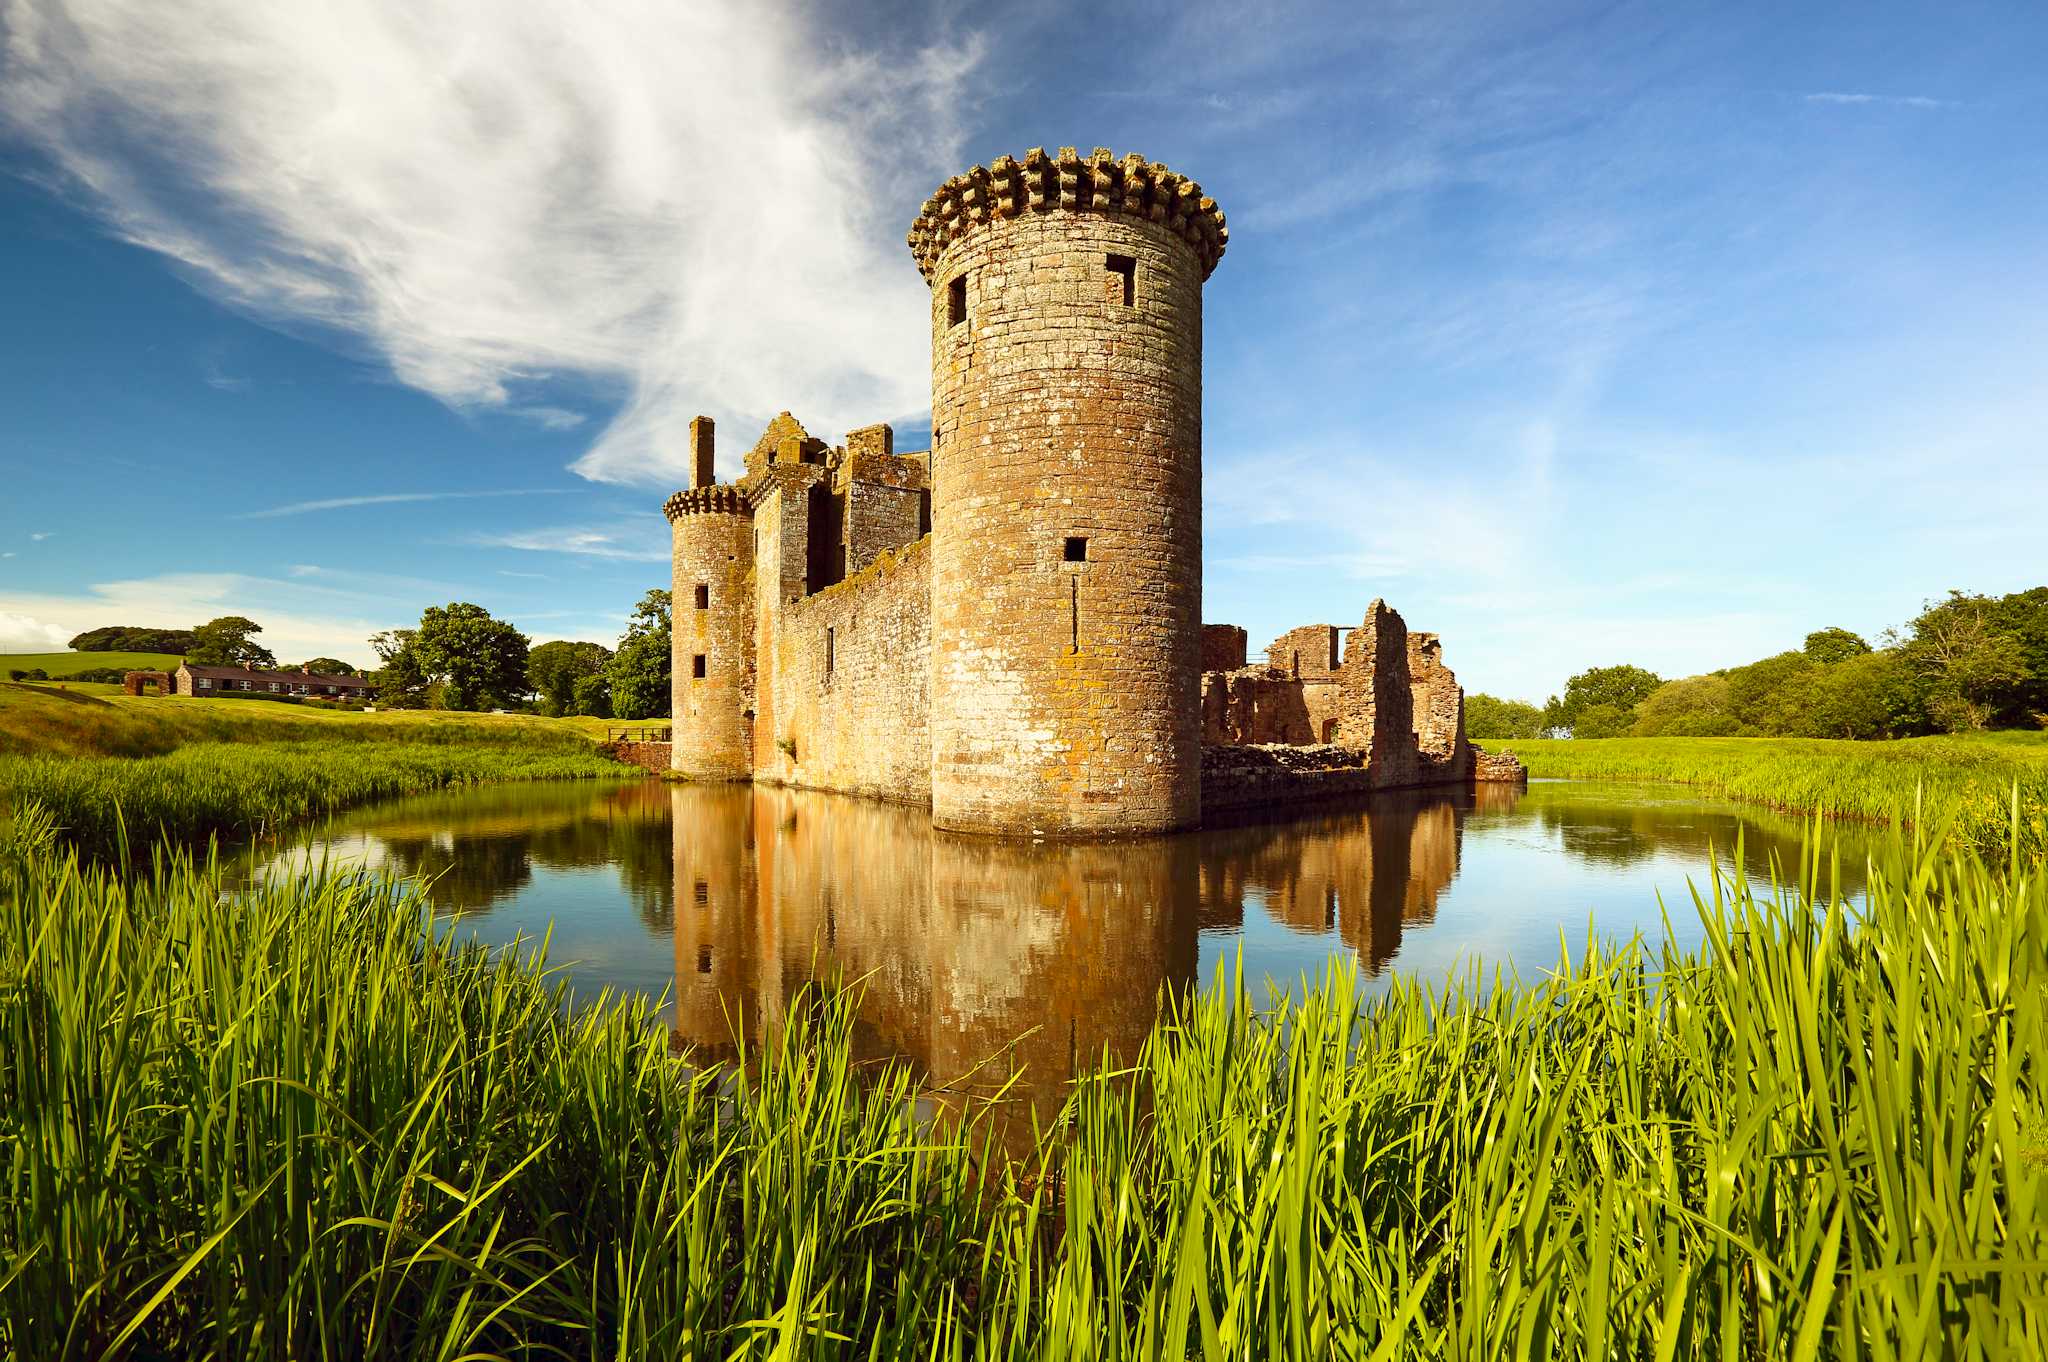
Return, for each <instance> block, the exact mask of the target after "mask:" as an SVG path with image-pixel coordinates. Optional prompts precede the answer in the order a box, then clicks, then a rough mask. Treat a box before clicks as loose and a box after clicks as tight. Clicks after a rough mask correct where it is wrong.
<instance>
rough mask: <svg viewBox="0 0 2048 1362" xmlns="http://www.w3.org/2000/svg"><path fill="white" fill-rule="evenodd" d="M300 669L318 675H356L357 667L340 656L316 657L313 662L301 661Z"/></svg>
mask: <svg viewBox="0 0 2048 1362" xmlns="http://www.w3.org/2000/svg"><path fill="white" fill-rule="evenodd" d="M299 670H300V671H302V672H312V673H314V674H315V675H316V676H354V675H355V674H356V669H355V668H354V667H351V666H349V665H348V663H346V662H343V661H342V660H341V659H340V658H338V657H316V658H314V659H313V660H312V661H311V662H301V663H300V664H299Z"/></svg>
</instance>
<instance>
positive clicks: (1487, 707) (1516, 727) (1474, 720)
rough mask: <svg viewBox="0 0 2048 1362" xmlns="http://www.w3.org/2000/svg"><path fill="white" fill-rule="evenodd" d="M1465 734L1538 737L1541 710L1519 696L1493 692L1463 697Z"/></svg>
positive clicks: (1472, 736)
mask: <svg viewBox="0 0 2048 1362" xmlns="http://www.w3.org/2000/svg"><path fill="white" fill-rule="evenodd" d="M1465 732H1466V734H1467V736H1469V737H1471V738H1474V739H1478V740H1483V739H1487V738H1540V737H1542V736H1543V711H1542V710H1541V709H1539V708H1538V707H1537V706H1535V705H1532V704H1528V703H1526V702H1524V701H1521V700H1503V699H1501V698H1499V697H1498V696H1493V695H1484V694H1481V695H1468V696H1466V697H1465Z"/></svg>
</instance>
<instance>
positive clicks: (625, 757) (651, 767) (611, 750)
mask: <svg viewBox="0 0 2048 1362" xmlns="http://www.w3.org/2000/svg"><path fill="white" fill-rule="evenodd" d="M673 746H674V744H672V743H665V742H601V743H599V744H598V745H597V750H598V751H600V752H602V753H604V754H605V755H606V756H608V757H610V758H611V759H612V760H613V761H622V762H624V763H625V764H626V765H628V766H638V767H639V768H640V769H641V770H643V771H652V772H654V773H655V774H656V775H661V774H663V773H665V772H667V771H668V770H669V769H670V763H671V762H672V761H673V760H674V754H673V752H672V750H671V749H672V748H673Z"/></svg>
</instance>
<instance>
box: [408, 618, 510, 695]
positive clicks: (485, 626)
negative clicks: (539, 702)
mask: <svg viewBox="0 0 2048 1362" xmlns="http://www.w3.org/2000/svg"><path fill="white" fill-rule="evenodd" d="M411 652H412V654H413V657H414V658H415V659H416V660H417V662H418V664H419V667H420V670H422V671H423V672H425V673H426V675H427V677H428V678H429V681H430V684H431V685H432V686H434V687H435V688H436V690H435V698H434V705H435V708H437V709H472V710H473V709H488V708H490V707H491V706H493V705H506V704H511V703H514V702H516V701H517V700H518V699H519V698H520V697H521V696H524V695H525V694H526V657H527V646H526V635H524V634H522V633H520V632H519V631H518V630H517V629H515V628H513V627H512V626H511V625H510V624H508V623H506V622H505V621H503V620H497V619H492V618H491V612H490V611H488V610H486V609H484V608H483V607H482V606H480V605H471V604H469V603H468V602H467V601H451V602H449V603H448V604H447V605H445V606H442V605H430V606H428V607H427V609H426V612H425V613H424V614H422V615H421V616H420V627H419V628H418V629H417V630H415V631H413V637H412V645H411Z"/></svg>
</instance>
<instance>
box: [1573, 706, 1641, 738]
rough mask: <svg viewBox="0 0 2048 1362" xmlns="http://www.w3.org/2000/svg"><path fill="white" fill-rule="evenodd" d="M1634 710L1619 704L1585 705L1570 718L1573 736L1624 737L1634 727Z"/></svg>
mask: <svg viewBox="0 0 2048 1362" xmlns="http://www.w3.org/2000/svg"><path fill="white" fill-rule="evenodd" d="M1635 722H1636V712H1635V711H1634V710H1632V709H1623V708H1622V707H1621V706H1620V705H1612V704H1607V703H1604V702H1603V703H1601V704H1597V705H1587V706H1586V707H1585V708H1584V709H1582V710H1580V711H1579V712H1578V713H1577V714H1576V715H1575V716H1574V717H1573V719H1572V725H1571V727H1572V736H1573V737H1574V738H1625V737H1627V736H1628V734H1629V730H1630V729H1632V728H1633V727H1635Z"/></svg>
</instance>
